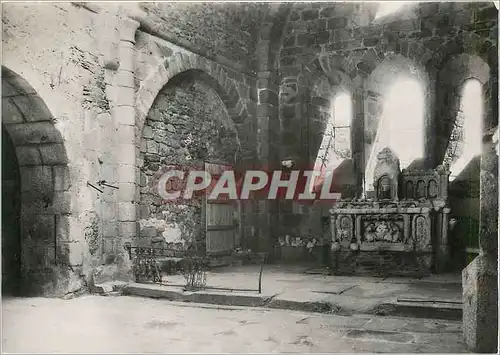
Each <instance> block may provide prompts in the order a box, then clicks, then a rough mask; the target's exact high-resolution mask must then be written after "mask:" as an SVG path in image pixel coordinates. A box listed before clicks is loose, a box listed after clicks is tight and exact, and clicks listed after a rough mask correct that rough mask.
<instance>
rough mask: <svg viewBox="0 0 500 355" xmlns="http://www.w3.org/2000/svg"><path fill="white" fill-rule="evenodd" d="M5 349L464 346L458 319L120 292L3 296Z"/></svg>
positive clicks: (427, 349)
mask: <svg viewBox="0 0 500 355" xmlns="http://www.w3.org/2000/svg"><path fill="white" fill-rule="evenodd" d="M2 308H3V309H2V323H3V324H2V326H3V327H2V328H3V329H2V350H3V352H4V353H21V352H22V353H63V352H65V353H76V352H77V353H97V352H99V353H104V352H115V353H118V352H120V353H138V352H152V353H170V352H200V353H207V352H210V353H215V352H238V353H242V352H254V353H256V352H257V353H258V352H260V353H262V352H398V353H416V352H418V353H451V352H452V353H458V352H465V348H464V346H463V343H462V335H461V324H460V322H452V321H435V320H425V319H414V318H397V317H392V318H387V317H373V316H361V315H359V316H351V317H345V316H339V315H325V314H311V313H301V312H294V311H284V310H267V309H261V308H243V307H215V306H207V305H196V304H183V303H175V302H167V301H162V300H155V299H147V298H135V297H125V296H108V297H102V296H90V295H88V296H83V297H80V298H76V299H72V300H62V299H47V298H15V299H4V300H3V301H2Z"/></svg>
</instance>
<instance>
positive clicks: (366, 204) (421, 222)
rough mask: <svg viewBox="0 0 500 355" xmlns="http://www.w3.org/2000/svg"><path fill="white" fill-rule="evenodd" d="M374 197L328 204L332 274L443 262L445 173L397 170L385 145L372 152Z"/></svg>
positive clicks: (405, 271) (412, 269) (421, 269)
mask: <svg viewBox="0 0 500 355" xmlns="http://www.w3.org/2000/svg"><path fill="white" fill-rule="evenodd" d="M377 158H378V162H377V165H376V168H375V176H374V187H375V196H376V197H375V199H374V200H366V199H360V200H353V201H344V200H343V201H339V202H337V203H336V204H335V205H334V206H333V208H332V209H331V210H330V215H331V236H332V241H331V242H332V244H331V249H332V252H333V253H332V257H333V260H334V265H333V267H334V270H335V271H336V273H338V274H368V275H424V274H428V273H430V272H431V271H432V270H434V271H439V270H441V269H442V266H443V265H444V264H445V263H446V261H447V257H448V252H447V231H448V213H449V211H450V209H449V208H448V207H447V197H448V195H447V194H448V175H449V172H448V171H446V170H445V169H443V168H441V167H438V168H437V169H432V170H418V171H417V170H412V171H410V170H403V171H402V172H400V169H399V159H398V158H397V157H396V155H395V154H394V153H393V152H392V151H391V150H390V149H388V148H386V149H384V150H382V152H380V153H379V155H378V156H377Z"/></svg>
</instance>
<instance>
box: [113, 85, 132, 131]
mask: <svg viewBox="0 0 500 355" xmlns="http://www.w3.org/2000/svg"><path fill="white" fill-rule="evenodd" d="M126 90H127V94H128V96H129V97H128V99H129V100H130V99H131V98H130V95H131V92H130V89H128V88H126ZM133 92H134V98H133V99H132V101H130V102H127V103H125V104H123V105H119V106H117V107H115V108H113V112H114V116H115V117H116V120H117V122H119V123H120V124H123V125H127V126H135V109H134V106H133V105H135V91H133ZM119 96H121V97H122V98H121V100H122V101H123V102H124V101H125V100H124V99H123V96H122V95H121V93H119Z"/></svg>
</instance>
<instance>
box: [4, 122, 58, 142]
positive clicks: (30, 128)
mask: <svg viewBox="0 0 500 355" xmlns="http://www.w3.org/2000/svg"><path fill="white" fill-rule="evenodd" d="M5 126H6V128H7V132H9V135H10V138H11V139H12V142H13V143H14V145H15V146H20V145H28V144H39V143H62V142H63V140H62V136H61V133H60V132H59V131H57V130H56V129H55V128H54V125H53V124H52V123H50V122H32V123H20V124H6V125H5Z"/></svg>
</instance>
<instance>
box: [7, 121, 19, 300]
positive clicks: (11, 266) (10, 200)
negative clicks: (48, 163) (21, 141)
mask: <svg viewBox="0 0 500 355" xmlns="http://www.w3.org/2000/svg"><path fill="white" fill-rule="evenodd" d="M20 199H21V181H20V176H19V165H18V162H17V157H16V150H15V148H14V145H13V143H12V140H11V139H10V137H9V135H8V133H7V131H6V130H5V128H4V126H3V125H2V296H17V295H19V293H20V290H21V288H20V287H21V204H20Z"/></svg>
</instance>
